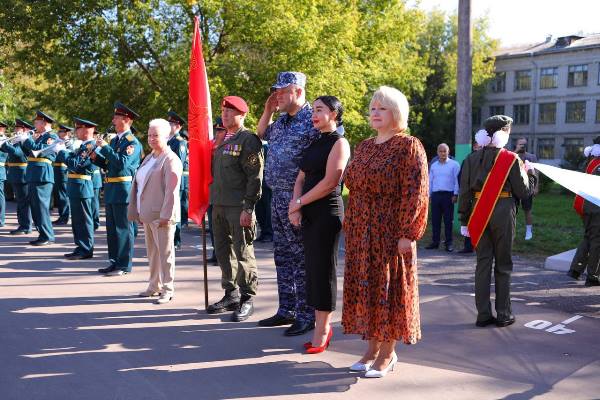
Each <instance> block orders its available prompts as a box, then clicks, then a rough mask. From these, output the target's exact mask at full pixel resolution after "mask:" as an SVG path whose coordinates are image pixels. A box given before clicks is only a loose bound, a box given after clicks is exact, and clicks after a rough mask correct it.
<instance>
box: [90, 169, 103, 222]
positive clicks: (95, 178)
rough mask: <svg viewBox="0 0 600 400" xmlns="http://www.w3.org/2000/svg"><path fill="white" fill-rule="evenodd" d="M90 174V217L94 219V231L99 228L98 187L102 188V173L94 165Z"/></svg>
mask: <svg viewBox="0 0 600 400" xmlns="http://www.w3.org/2000/svg"><path fill="white" fill-rule="evenodd" d="M94 167H96V168H95V169H94V172H93V175H92V184H93V185H94V198H93V199H92V216H93V217H92V219H93V221H94V231H97V230H98V228H100V189H102V174H101V171H100V168H98V167H97V166H96V165H94Z"/></svg>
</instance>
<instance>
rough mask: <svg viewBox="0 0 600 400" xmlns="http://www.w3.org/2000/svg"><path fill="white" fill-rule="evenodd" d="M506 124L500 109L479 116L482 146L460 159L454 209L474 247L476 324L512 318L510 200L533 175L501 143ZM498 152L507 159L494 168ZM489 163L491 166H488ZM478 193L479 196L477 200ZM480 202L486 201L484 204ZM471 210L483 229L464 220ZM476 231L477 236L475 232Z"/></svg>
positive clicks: (529, 188)
mask: <svg viewBox="0 0 600 400" xmlns="http://www.w3.org/2000/svg"><path fill="white" fill-rule="evenodd" d="M511 124H512V119H511V118H510V117H507V116H505V115H495V116H493V117H490V118H488V119H487V120H486V121H485V123H484V127H485V132H483V138H482V137H481V136H480V133H481V132H482V131H480V132H478V134H477V135H476V137H478V143H479V144H480V145H482V146H484V147H483V148H482V149H481V150H478V151H476V152H473V153H471V154H470V155H469V156H468V157H467V158H466V159H465V161H464V163H463V169H462V173H461V177H460V178H461V179H460V194H459V210H458V212H459V214H460V220H461V225H462V226H461V233H462V234H463V235H464V236H469V235H470V236H471V238H472V240H473V245H474V246H476V253H477V266H476V269H475V305H476V307H477V321H476V325H477V326H479V327H484V326H487V325H490V324H495V325H496V326H498V327H505V326H508V325H511V324H513V323H514V322H515V317H514V315H513V314H512V309H511V303H510V276H511V272H512V269H513V263H512V244H513V240H514V237H515V220H516V205H515V201H514V199H513V197H514V196H517V197H519V198H526V197H529V196H531V194H532V193H533V190H534V187H535V183H536V177H535V175H534V170H533V169H530V170H529V172H528V173H525V168H524V166H523V162H522V161H521V160H520V159H519V157H518V156H517V155H516V154H515V153H512V152H509V151H508V150H504V149H503V147H504V146H505V145H506V143H507V142H508V138H509V134H510V128H511ZM486 133H487V135H486ZM479 139H486V140H485V141H484V142H483V143H482V142H480V140H479ZM501 152H503V153H504V154H502V155H503V156H504V157H502V158H503V160H504V159H508V160H510V162H509V163H506V164H504V165H505V169H504V170H502V169H499V168H501V167H500V166H498V167H497V166H496V164H498V162H497V160H500V154H499V153H501ZM492 167H494V170H493V171H492ZM496 168H498V169H496ZM494 184H496V185H497V186H495V187H496V188H497V189H498V190H497V191H496V192H492V193H494V194H493V198H489V197H488V196H487V194H489V193H490V191H489V190H491V189H493V188H494V186H493V185H494ZM484 186H486V187H484ZM484 192H485V194H486V195H484ZM480 199H481V201H479V200H480ZM488 200H489V201H488ZM486 202H487V204H484V203H486ZM479 203H481V204H479ZM486 205H487V206H488V208H487V209H486V208H485V206H486ZM476 208H479V209H480V210H487V211H486V212H485V215H483V216H481V214H478V213H476V210H475V209H476ZM472 214H473V218H482V219H483V220H484V221H485V220H486V219H487V220H488V221H489V222H488V223H487V225H485V224H484V225H483V226H484V228H483V231H480V232H474V229H472V228H471V227H472V226H473V225H471V224H472V223H473V221H470V218H471V215H472ZM467 226H469V229H467ZM474 234H475V236H474ZM478 234H479V235H480V236H479V237H477V235H478ZM494 260H495V266H494V279H495V289H496V304H495V308H496V315H497V317H496V318H495V317H494V316H493V315H492V306H491V302H490V284H491V273H492V263H493V262H494Z"/></svg>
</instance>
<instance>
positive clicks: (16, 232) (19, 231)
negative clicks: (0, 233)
mask: <svg viewBox="0 0 600 400" xmlns="http://www.w3.org/2000/svg"><path fill="white" fill-rule="evenodd" d="M30 233H31V231H30V230H29V231H28V230H27V229H15V230H14V231H10V234H11V235H29V234H30Z"/></svg>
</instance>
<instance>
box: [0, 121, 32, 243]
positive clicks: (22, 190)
mask: <svg viewBox="0 0 600 400" xmlns="http://www.w3.org/2000/svg"><path fill="white" fill-rule="evenodd" d="M15 126H16V127H23V128H26V129H33V126H32V125H30V124H28V123H27V122H25V121H23V120H21V119H19V118H16V119H15ZM0 150H1V151H2V152H4V153H7V154H8V159H7V160H6V168H7V172H6V178H7V181H8V182H9V183H10V185H11V186H12V189H13V193H14V194H15V201H16V202H17V222H18V225H19V226H18V227H17V229H15V230H12V231H10V234H11V235H25V234H28V233H30V232H31V210H30V207H29V199H28V193H29V191H28V190H27V182H25V170H26V168H27V156H26V155H25V152H24V151H23V149H22V148H21V144H20V143H17V144H14V145H11V144H9V143H4V144H3V145H2V147H1V148H0Z"/></svg>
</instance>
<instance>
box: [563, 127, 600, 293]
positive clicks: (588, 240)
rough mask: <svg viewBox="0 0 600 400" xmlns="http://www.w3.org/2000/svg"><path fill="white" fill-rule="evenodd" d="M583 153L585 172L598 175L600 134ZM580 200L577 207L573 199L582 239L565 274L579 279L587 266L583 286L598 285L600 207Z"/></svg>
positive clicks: (599, 166) (599, 171)
mask: <svg viewBox="0 0 600 400" xmlns="http://www.w3.org/2000/svg"><path fill="white" fill-rule="evenodd" d="M588 150H589V151H588ZM584 154H585V155H586V157H588V160H587V163H586V169H585V172H586V173H588V174H592V175H600V136H598V137H597V138H595V139H594V145H593V146H591V148H589V149H588V148H586V151H585V153H584ZM581 201H582V202H583V207H581V209H577V208H578V207H577V200H575V208H576V210H577V211H578V213H581V218H582V220H583V228H584V233H583V239H582V241H581V243H580V244H579V246H578V247H577V251H576V252H575V256H574V257H573V261H571V266H570V268H569V271H568V272H567V275H568V276H570V277H571V278H573V279H575V280H579V277H580V276H581V274H582V273H583V271H584V270H585V269H586V267H587V278H586V280H585V286H600V207H598V206H597V205H595V204H594V203H592V202H589V201H587V200H585V199H581Z"/></svg>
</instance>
